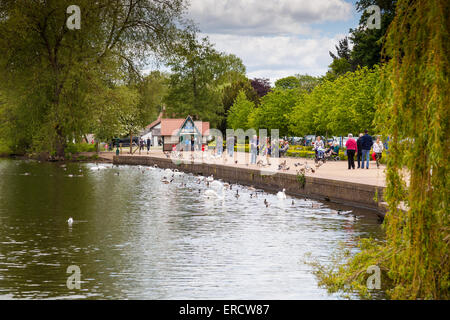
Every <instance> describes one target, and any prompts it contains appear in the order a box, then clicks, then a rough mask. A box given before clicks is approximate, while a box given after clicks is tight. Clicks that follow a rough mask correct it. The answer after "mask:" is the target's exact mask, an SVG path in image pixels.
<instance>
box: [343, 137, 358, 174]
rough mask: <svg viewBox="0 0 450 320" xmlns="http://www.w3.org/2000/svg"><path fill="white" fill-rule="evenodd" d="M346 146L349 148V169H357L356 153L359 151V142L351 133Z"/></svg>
mask: <svg viewBox="0 0 450 320" xmlns="http://www.w3.org/2000/svg"><path fill="white" fill-rule="evenodd" d="M345 147H346V148H347V158H348V170H351V169H355V153H356V152H358V144H357V143H356V141H355V139H353V135H352V134H351V133H350V134H349V135H348V140H347V142H346V143H345Z"/></svg>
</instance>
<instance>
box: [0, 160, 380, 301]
mask: <svg viewBox="0 0 450 320" xmlns="http://www.w3.org/2000/svg"><path fill="white" fill-rule="evenodd" d="M66 166H67V167H66V168H64V167H61V164H51V163H38V162H35V161H13V160H0V299H47V298H50V299H336V298H339V297H338V296H336V295H331V296H330V295H328V294H327V292H326V290H325V289H323V288H319V287H318V286H317V280H316V279H315V277H314V276H313V275H312V273H311V269H310V267H309V266H308V265H306V264H304V263H303V262H302V261H303V259H304V257H305V254H306V253H308V252H310V253H311V254H312V256H314V257H318V258H319V259H320V260H321V261H322V262H324V263H327V262H328V261H329V260H328V259H329V258H330V256H331V254H332V253H333V251H334V250H335V249H336V248H337V247H338V245H339V242H343V243H345V244H346V246H348V247H349V248H352V249H354V250H356V249H355V248H356V245H357V243H358V238H360V237H362V238H366V237H372V238H377V239H379V238H381V237H383V232H382V229H381V225H380V223H379V221H378V218H377V216H376V215H375V214H374V213H373V212H370V211H364V210H357V209H349V208H344V207H340V206H333V207H330V205H331V204H329V203H328V204H326V203H319V202H316V201H312V200H308V199H297V198H295V199H293V198H290V197H289V196H288V199H287V200H284V201H281V200H278V199H277V197H276V195H274V194H267V193H258V194H257V197H255V196H254V195H253V194H254V191H252V190H249V189H248V188H246V187H243V186H238V185H233V186H232V190H228V189H227V190H222V189H221V188H216V191H217V193H218V195H219V197H218V198H207V197H206V196H205V195H204V192H205V190H207V186H206V184H205V183H204V182H201V183H198V179H199V178H198V177H196V176H193V175H187V174H178V175H176V176H175V177H174V181H173V182H172V183H170V184H164V183H162V182H161V180H162V179H163V178H164V176H166V177H167V178H168V179H169V180H170V179H171V177H172V174H169V173H167V172H165V171H163V170H160V169H153V170H152V169H150V168H144V167H131V166H121V167H113V166H112V165H104V166H106V167H107V168H106V169H102V170H92V168H93V167H95V166H96V165H95V164H75V163H69V164H67V165H66ZM236 190H239V194H240V197H239V198H237V197H236V196H235V194H236ZM251 194H252V196H251ZM264 199H266V200H267V201H268V202H269V207H266V205H265V204H264ZM292 200H294V204H292ZM318 206H320V207H318ZM336 209H341V210H352V212H351V213H350V214H348V215H338V214H337V213H336ZM69 217H73V219H74V220H75V222H74V223H73V225H72V226H69V225H68V223H67V220H68V218H69ZM72 265H76V266H79V268H80V270H81V289H80V290H77V289H68V288H67V285H66V281H67V278H68V277H69V276H70V274H68V273H66V271H67V268H68V267H69V266H72Z"/></svg>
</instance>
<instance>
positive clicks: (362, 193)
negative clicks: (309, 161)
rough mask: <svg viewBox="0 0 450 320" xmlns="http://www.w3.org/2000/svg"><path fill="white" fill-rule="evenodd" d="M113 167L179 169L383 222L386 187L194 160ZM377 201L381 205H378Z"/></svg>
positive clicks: (120, 161) (148, 160) (119, 161)
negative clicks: (369, 214)
mask: <svg viewBox="0 0 450 320" xmlns="http://www.w3.org/2000/svg"><path fill="white" fill-rule="evenodd" d="M113 164H114V165H134V166H139V165H140V166H155V165H156V166H158V168H161V169H172V170H174V169H177V170H179V171H182V172H185V173H192V174H195V175H202V176H211V175H213V176H214V178H217V179H221V180H223V181H226V182H228V183H238V184H241V185H245V186H252V187H255V188H259V189H262V190H265V191H269V192H274V193H276V192H278V191H280V190H282V189H286V193H287V194H289V195H292V196H295V197H308V198H311V199H315V200H320V201H325V202H331V203H337V204H341V205H346V206H351V207H356V208H362V209H367V210H371V211H374V212H375V213H376V214H377V215H378V216H379V217H380V218H384V216H385V212H386V208H385V206H384V203H383V202H382V200H381V199H382V198H383V192H384V187H382V186H377V185H370V184H363V183H354V182H348V181H340V180H335V179H325V178H321V177H312V176H304V180H302V181H299V179H298V176H297V175H296V174H293V173H285V172H277V173H275V174H273V175H264V174H262V172H261V170H256V169H252V168H242V167H239V166H235V165H223V164H211V163H204V162H203V163H199V162H196V161H192V160H179V161H178V164H175V163H174V162H173V161H172V160H171V159H168V158H162V157H157V156H151V155H140V156H132V155H119V156H116V155H114V156H113ZM375 198H377V199H378V201H375Z"/></svg>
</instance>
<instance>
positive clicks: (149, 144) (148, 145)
mask: <svg viewBox="0 0 450 320" xmlns="http://www.w3.org/2000/svg"><path fill="white" fill-rule="evenodd" d="M151 144H152V142H151V140H150V137H149V138H147V154H148V153H149V152H150V146H151Z"/></svg>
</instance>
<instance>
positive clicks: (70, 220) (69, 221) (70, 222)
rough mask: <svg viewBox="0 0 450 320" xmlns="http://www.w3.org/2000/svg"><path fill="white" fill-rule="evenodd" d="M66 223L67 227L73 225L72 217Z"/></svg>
mask: <svg viewBox="0 0 450 320" xmlns="http://www.w3.org/2000/svg"><path fill="white" fill-rule="evenodd" d="M67 223H68V224H69V226H71V225H72V224H73V219H72V217H70V218H69V220H67Z"/></svg>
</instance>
